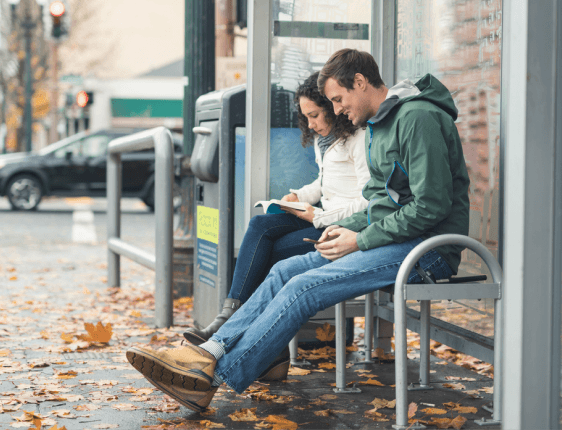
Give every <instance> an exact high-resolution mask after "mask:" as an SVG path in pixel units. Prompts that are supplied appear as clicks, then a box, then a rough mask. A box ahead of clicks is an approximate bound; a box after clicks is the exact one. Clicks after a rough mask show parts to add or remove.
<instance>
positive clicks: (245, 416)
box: [229, 408, 259, 421]
mask: <svg viewBox="0 0 562 430" xmlns="http://www.w3.org/2000/svg"><path fill="white" fill-rule="evenodd" d="M257 409H258V408H243V409H240V410H238V409H237V410H236V411H235V412H233V413H232V414H230V415H229V418H230V419H231V420H232V421H259V418H258V417H257V415H256V411H257Z"/></svg>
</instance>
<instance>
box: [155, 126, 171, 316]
mask: <svg viewBox="0 0 562 430" xmlns="http://www.w3.org/2000/svg"><path fill="white" fill-rule="evenodd" d="M154 149H155V158H156V159H155V163H156V166H155V170H156V177H155V184H154V203H155V221H156V280H155V284H156V285H155V291H154V300H155V305H154V306H155V310H156V315H155V318H156V326H157V327H170V326H172V325H173V284H172V268H173V262H172V254H173V228H172V225H173V215H174V208H173V203H172V184H173V183H174V165H173V157H174V150H173V143H172V135H171V133H170V132H169V131H168V130H164V129H162V130H161V131H160V132H159V133H157V134H156V135H155V136H154Z"/></svg>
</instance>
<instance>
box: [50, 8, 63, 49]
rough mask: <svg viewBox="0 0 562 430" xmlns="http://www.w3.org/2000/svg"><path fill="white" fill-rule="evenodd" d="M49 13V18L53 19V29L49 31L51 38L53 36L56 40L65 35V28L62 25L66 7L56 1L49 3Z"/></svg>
mask: <svg viewBox="0 0 562 430" xmlns="http://www.w3.org/2000/svg"><path fill="white" fill-rule="evenodd" d="M49 12H50V13H51V17H52V18H53V29H52V31H51V36H53V38H54V39H55V40H58V39H60V38H61V36H63V35H65V34H66V28H65V25H64V17H65V14H66V7H65V5H64V3H63V2H62V1H60V0H56V1H53V2H51V5H50V6H49Z"/></svg>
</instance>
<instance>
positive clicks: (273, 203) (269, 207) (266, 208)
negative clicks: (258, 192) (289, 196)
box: [254, 199, 306, 214]
mask: <svg viewBox="0 0 562 430" xmlns="http://www.w3.org/2000/svg"><path fill="white" fill-rule="evenodd" d="M258 206H263V213H266V214H282V213H285V212H283V210H282V209H283V207H286V208H292V209H296V210H298V211H305V210H306V209H305V207H304V203H302V202H284V201H281V200H276V199H271V200H269V201H263V200H260V201H259V202H257V203H256V204H255V205H254V207H256V208H257V207H258Z"/></svg>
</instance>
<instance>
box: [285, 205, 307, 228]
mask: <svg viewBox="0 0 562 430" xmlns="http://www.w3.org/2000/svg"><path fill="white" fill-rule="evenodd" d="M303 205H304V207H305V208H306V210H304V211H298V210H296V209H292V208H286V207H285V208H283V210H284V211H285V212H287V213H289V214H293V215H294V216H296V217H298V218H300V219H303V220H305V221H308V222H310V223H311V222H312V220H313V219H314V206H312V205H311V204H309V203H303Z"/></svg>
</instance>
